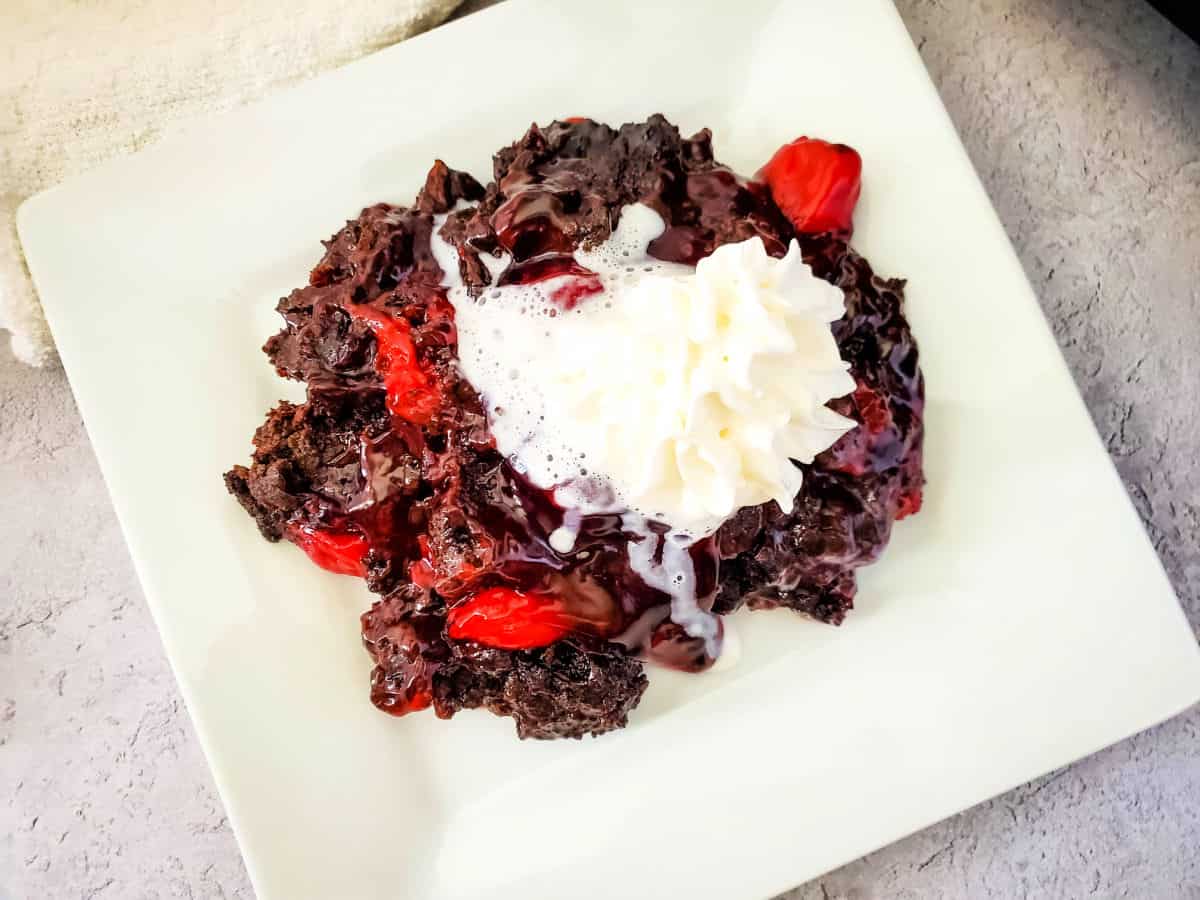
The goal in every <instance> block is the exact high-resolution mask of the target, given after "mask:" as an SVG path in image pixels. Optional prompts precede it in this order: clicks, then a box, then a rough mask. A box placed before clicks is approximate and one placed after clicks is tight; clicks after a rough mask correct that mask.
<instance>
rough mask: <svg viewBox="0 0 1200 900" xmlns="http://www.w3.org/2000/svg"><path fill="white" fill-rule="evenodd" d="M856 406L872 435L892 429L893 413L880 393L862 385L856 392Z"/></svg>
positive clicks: (854, 395)
mask: <svg viewBox="0 0 1200 900" xmlns="http://www.w3.org/2000/svg"><path fill="white" fill-rule="evenodd" d="M853 397H854V405H855V406H857V407H858V414H859V415H860V416H862V420H863V424H864V425H866V426H867V431H869V432H871V434H879V433H880V432H883V431H886V430H887V429H888V428H891V427H892V411H891V410H890V409H888V405H887V402H886V401H885V400H884V399H883V398H882V397H881V396H879V394H878V393H876V392H875V391H873V390H871V388H869V387H867V386H866V385H865V384H860V385H859V386H858V387H857V388H855V390H854V394H853Z"/></svg>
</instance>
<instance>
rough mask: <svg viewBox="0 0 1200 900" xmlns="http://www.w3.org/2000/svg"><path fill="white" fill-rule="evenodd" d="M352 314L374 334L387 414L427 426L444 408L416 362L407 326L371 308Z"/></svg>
mask: <svg viewBox="0 0 1200 900" xmlns="http://www.w3.org/2000/svg"><path fill="white" fill-rule="evenodd" d="M349 312H350V314H351V315H352V316H354V317H355V318H356V319H362V320H363V321H365V322H366V323H367V324H368V325H369V326H370V328H371V330H372V331H373V332H375V345H376V349H375V371H376V372H378V373H379V376H380V377H381V378H382V379H383V386H384V388H385V389H386V390H387V407H388V410H389V411H390V412H391V413H392V415H394V416H397V417H399V418H401V419H407V420H408V421H409V422H412V423H414V424H416V425H425V424H427V423H428V422H429V420H430V419H431V418H433V414H434V413H435V412H436V411H437V410H438V407H440V406H441V397H440V396H439V394H438V390H437V386H436V384H435V382H434V380H433V378H431V377H430V375H429V373H428V372H426V371H425V370H424V369H423V368H422V367H421V364H420V361H419V360H418V359H417V350H416V348H415V347H414V346H413V342H412V330H411V328H410V327H409V324H408V322H407V321H406V320H405V319H401V318H397V317H395V316H389V315H387V314H385V313H382V312H380V311H379V310H377V309H375V308H373V307H369V306H350V307H349Z"/></svg>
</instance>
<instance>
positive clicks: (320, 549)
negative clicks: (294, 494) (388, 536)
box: [288, 526, 368, 578]
mask: <svg viewBox="0 0 1200 900" xmlns="http://www.w3.org/2000/svg"><path fill="white" fill-rule="evenodd" d="M288 539H289V540H291V542H292V543H293V544H295V545H296V546H297V547H299V548H300V549H301V550H303V551H304V552H305V553H307V554H308V558H309V559H311V560H312V561H313V562H315V563H316V564H317V565H318V566H320V567H321V568H322V569H325V570H326V571H329V572H333V573H334V574H337V575H357V576H358V577H359V578H363V577H365V576H366V574H367V572H366V568H365V567H364V566H363V557H364V556H366V555H367V549H368V547H367V540H366V538H364V537H363V536H362V535H360V534H354V533H353V532H350V531H334V530H332V529H324V528H310V527H308V526H302V527H298V528H291V529H289V531H288Z"/></svg>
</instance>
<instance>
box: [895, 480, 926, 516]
mask: <svg viewBox="0 0 1200 900" xmlns="http://www.w3.org/2000/svg"><path fill="white" fill-rule="evenodd" d="M921 502H922V496H921V489H920V488H916V489H915V490H911V491H907V492H906V493H903V494H901V495H900V500H899V502H898V503H897V504H896V521H897V522H898V521H900V520H901V519H905V518H908V517H909V516H911V515H914V514H916V513H919V512H920V511H921Z"/></svg>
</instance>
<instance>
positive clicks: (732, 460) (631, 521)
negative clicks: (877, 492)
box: [432, 204, 854, 657]
mask: <svg viewBox="0 0 1200 900" xmlns="http://www.w3.org/2000/svg"><path fill="white" fill-rule="evenodd" d="M445 218H446V217H445V216H439V217H436V218H435V221H434V229H433V236H432V250H433V254H434V256H435V258H436V259H437V261H438V264H439V265H440V267H441V268H442V271H443V272H444V273H446V274H445V276H444V281H443V284H444V285H445V287H446V289H447V295H448V298H449V300H450V302H451V304H452V305H453V306H454V309H455V322H456V326H457V331H458V343H459V347H458V350H459V364H460V367H461V369H462V371H463V374H464V376H465V377H466V378H467V380H468V381H470V382H471V383H472V384H473V385H474V387H475V388H476V390H478V391H479V393H480V395H481V396H482V398H483V401H484V405H485V408H486V410H487V414H488V419H489V423H490V425H491V428H492V432H493V434H494V436H495V438H496V446H497V448H498V449H499V451H500V452H501V453H503V454H504V455H505V456H506V457H507V458H508V459H509V461H510V464H511V465H512V466H513V468H514V469H515V470H516V471H517V472H518V473H520V474H521V475H522V476H524V477H525V478H527V479H528V480H529V481H530V482H532V483H533V484H535V485H536V486H538V487H541V488H543V489H546V490H553V491H554V499H555V502H556V503H557V504H558V506H559V507H560V508H562V509H563V510H564V516H563V522H562V525H561V526H560V527H558V528H557V529H555V530H554V531H553V532H552V533H551V534H550V535H549V544H550V546H551V547H552V548H553V549H554V550H555V551H556V552H558V553H560V554H565V553H569V552H571V550H572V548H573V547H574V544H575V538H576V536H577V535H578V532H579V528H580V523H581V521H582V520H583V518H584V517H585V516H590V515H611V514H617V515H620V521H621V526H622V530H623V531H625V532H626V533H627V534H629V535H630V536H631V538H632V539H631V540H630V541H629V543H628V554H629V564H630V567H631V568H632V569H633V571H634V572H636V573H637V574H638V576H639V577H640V578H642V579H643V580H644V581H645V583H646V584H647V585H648V586H650V587H652V588H655V589H657V590H659V591H662V592H663V593H664V594H666V595H667V596H668V597H670V600H671V619H672V620H673V621H675V622H676V623H677V624H679V625H680V626H681V627H683V629H684V630H685V631H686V632H687V633H688V634H689V635H691V636H692V637H696V638H703V639H704V641H705V644H706V649H707V650H708V652H709V653H710V654H711V655H712V656H714V657H715V656H717V655H718V653H719V650H720V643H721V623H720V620H719V618H718V617H717V616H714V615H713V614H711V613H709V612H707V611H706V610H704V609H702V608H701V607H700V606H699V604H698V602H697V599H696V574H695V568H694V565H693V563H692V558H691V556H690V553H689V551H690V548H691V547H692V546H693V545H694V544H695V543H696V541H698V540H700V539H701V538H703V537H705V536H707V535H709V534H711V533H712V532H713V531H715V530H716V529H717V528H718V527H719V526H720V524H721V523H722V522H723V521H724V520H725V519H727V518H728V517H729V516H730V515H732V514H733V513H734V512H736V511H737V510H738V509H740V508H741V507H743V506H752V505H757V504H759V503H763V502H765V501H767V500H770V499H775V500H776V501H777V502H779V503H780V505H781V506H782V507H783V508H785V509H790V507H791V504H792V502H793V499H794V497H795V495H796V493H797V492H798V490H799V488H800V484H801V478H802V473H801V472H800V470H799V469H798V468H796V466H794V465H793V464H792V462H791V460H792V459H797V460H800V461H802V462H809V461H811V460H812V458H813V457H814V456H815V455H816V454H817V453H819V452H821V451H822V450H824V449H826V448H827V447H829V446H830V445H832V444H833V443H834V442H835V441H836V440H837V439H838V438H839V437H840V436H841V435H842V434H844V433H845V432H846V431H847V430H849V428H850V427H852V426H853V424H854V423H853V422H852V421H851V420H849V419H845V418H843V417H841V416H839V415H837V414H835V413H833V412H832V411H831V410H829V409H828V408H826V407H825V405H824V404H825V402H826V401H828V400H829V399H832V398H834V397H839V396H843V395H845V394H847V393H849V392H850V391H852V390H853V388H854V382H853V379H852V378H851V377H850V375H849V373H848V372H847V367H846V365H845V363H843V362H842V360H841V358H840V354H839V352H838V349H837V345H836V343H835V342H834V339H833V335H832V332H831V330H830V328H829V323H830V322H832V321H834V320H836V319H838V318H839V317H840V316H841V315H842V312H843V310H844V300H843V297H842V293H841V291H840V290H839V289H838V288H836V287H834V286H832V285H829V284H828V283H826V282H824V281H822V280H820V279H818V278H816V277H815V276H814V275H813V274H812V272H811V270H810V269H809V268H808V266H806V265H805V264H804V263H803V261H802V260H801V259H800V251H799V248H798V246H797V245H796V244H795V242H793V243H792V246H791V247H790V248H789V250H788V253H787V255H786V256H785V257H784V258H783V259H781V260H780V259H774V258H772V257H769V256H768V255H767V254H766V251H765V249H764V247H763V245H762V242H761V240H759V239H753V240H750V241H745V242H742V243H740V244H730V245H726V246H723V247H720V248H718V249H717V251H716V252H715V253H713V254H712V256H710V257H708V258H707V259H704V260H701V262H700V263H699V264H698V265H697V267H696V268H694V269H693V268H692V267H690V266H686V265H681V264H678V263H668V262H663V261H661V260H657V259H654V258H652V257H650V256H649V255H648V254H647V252H646V249H647V246H648V245H649V244H650V242H651V241H652V240H654V239H655V238H656V237H658V236H659V235H660V234H662V232H663V230H664V228H665V225H664V223H663V220H662V219H661V217H660V216H659V215H658V214H657V213H656V212H654V210H652V209H650V208H649V207H647V206H644V205H641V204H635V205H632V206H627V207H625V209H624V210H622V213H621V219H620V223H619V225H618V228H617V229H616V230H615V231H614V232H613V234H612V235H611V237H610V238H609V239H608V240H607V241H605V242H604V243H603V244H602V245H600V246H599V247H597V248H595V249H593V250H585V249H579V250H577V251H576V252H575V254H574V256H575V260H576V262H578V263H579V264H580V265H581V266H583V267H584V268H585V269H587V270H590V271H591V272H594V273H596V275H597V276H598V278H599V283H600V286H601V288H602V290H601V291H600V292H599V293H595V294H592V295H591V296H585V297H583V298H582V299H580V300H579V302H578V303H577V304H576V305H574V306H573V307H572V308H570V309H566V308H564V305H569V304H563V303H561V301H560V298H561V297H562V296H564V294H563V293H560V294H559V295H558V297H556V296H555V295H556V292H558V291H559V290H560V289H561V288H563V287H564V286H569V284H570V282H571V281H572V280H575V279H577V278H578V276H574V275H564V276H559V277H555V278H550V279H547V280H545V281H540V282H534V283H529V284H515V285H505V286H501V287H496V286H493V287H490V288H488V289H486V290H485V291H484V292H483V293H482V295H480V296H479V297H478V298H474V297H472V296H470V294H469V293H468V291H467V288H466V287H465V285H464V284H463V283H462V278H461V274H460V271H459V258H458V253H457V250H456V249H455V248H454V247H453V246H452V245H450V244H448V243H447V242H446V241H444V240H442V239H441V237H440V234H439V232H440V230H441V227H442V224H443V223H444V221H445ZM480 258H481V261H482V262H483V264H484V265H485V267H486V268H487V269H488V270H489V272H490V273H491V274H492V277H493V281H495V279H496V276H498V275H499V274H500V273H501V272H502V271H504V269H505V268H507V267H508V265H509V264H510V262H511V259H510V258H509V257H507V256H503V255H499V256H489V255H488V254H481V255H480ZM565 295H566V296H570V293H569V292H567V293H566V294H565Z"/></svg>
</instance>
